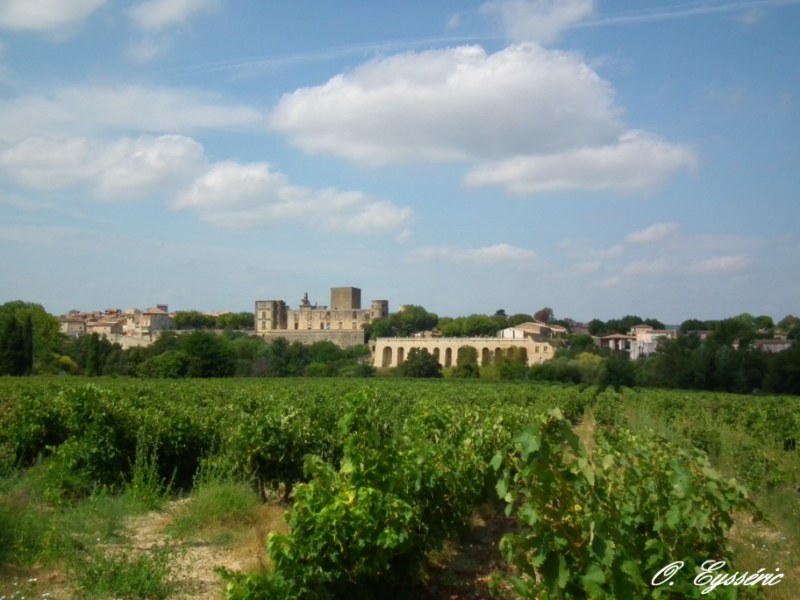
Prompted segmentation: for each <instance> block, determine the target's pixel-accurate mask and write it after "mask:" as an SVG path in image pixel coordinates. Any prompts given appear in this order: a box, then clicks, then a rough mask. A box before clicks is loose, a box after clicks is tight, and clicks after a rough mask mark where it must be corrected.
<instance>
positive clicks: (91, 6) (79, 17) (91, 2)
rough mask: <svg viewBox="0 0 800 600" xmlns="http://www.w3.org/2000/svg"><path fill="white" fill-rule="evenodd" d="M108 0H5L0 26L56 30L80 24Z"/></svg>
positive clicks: (39, 30) (45, 30) (0, 5)
mask: <svg viewBox="0 0 800 600" xmlns="http://www.w3.org/2000/svg"><path fill="white" fill-rule="evenodd" d="M105 1H106V0H69V1H67V0H3V2H0V27H4V28H7V29H15V30H21V31H38V32H55V31H59V30H64V29H68V28H70V27H74V26H75V25H78V24H80V23H81V22H82V21H84V20H85V19H86V18H88V17H89V15H91V14H92V13H93V12H94V11H96V10H97V9H98V8H100V7H101V6H102V5H103V4H105Z"/></svg>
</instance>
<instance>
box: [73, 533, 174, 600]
mask: <svg viewBox="0 0 800 600" xmlns="http://www.w3.org/2000/svg"><path fill="white" fill-rule="evenodd" d="M172 554H173V550H171V549H169V548H167V547H163V546H160V547H154V548H152V549H151V550H150V551H149V552H147V553H142V552H134V551H130V552H128V551H125V552H109V551H108V550H107V549H104V548H95V549H92V550H90V551H89V552H87V553H85V554H84V555H83V556H81V557H79V558H74V559H73V560H72V561H71V562H70V565H69V571H70V576H71V579H72V581H73V582H74V585H75V587H76V591H77V592H78V593H79V594H80V597H81V598H111V597H113V598H124V599H128V598H131V599H134V598H148V599H153V600H160V599H162V598H168V597H169V596H170V595H171V593H172V588H173V585H172V584H171V583H170V582H169V575H170V571H171V567H170V561H171V559H172Z"/></svg>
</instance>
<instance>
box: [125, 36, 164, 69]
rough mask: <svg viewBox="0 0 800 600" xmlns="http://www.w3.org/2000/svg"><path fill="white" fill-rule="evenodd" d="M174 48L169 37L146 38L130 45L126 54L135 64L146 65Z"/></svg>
mask: <svg viewBox="0 0 800 600" xmlns="http://www.w3.org/2000/svg"><path fill="white" fill-rule="evenodd" d="M171 46H172V40H171V38H170V37H168V36H164V35H160V36H145V37H144V38H142V39H140V40H135V41H133V42H131V43H129V44H128V48H127V49H126V51H125V54H126V55H127V56H128V58H130V59H131V60H132V61H133V62H136V63H146V62H149V61H151V60H153V59H155V58H156V57H158V56H160V55H162V54H164V53H165V52H166V51H167V50H168V49H169V48H170V47H171Z"/></svg>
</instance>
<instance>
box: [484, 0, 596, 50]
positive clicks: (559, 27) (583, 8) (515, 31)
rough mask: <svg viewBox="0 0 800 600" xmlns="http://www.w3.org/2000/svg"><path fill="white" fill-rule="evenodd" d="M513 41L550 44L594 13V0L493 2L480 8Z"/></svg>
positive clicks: (507, 0)
mask: <svg viewBox="0 0 800 600" xmlns="http://www.w3.org/2000/svg"><path fill="white" fill-rule="evenodd" d="M481 10H482V11H483V12H484V13H486V14H489V15H492V16H495V17H497V18H498V19H499V20H500V22H501V23H502V25H503V28H504V30H505V32H506V35H507V36H508V37H509V39H511V40H512V41H515V42H537V43H539V44H550V43H552V42H554V41H556V40H557V39H558V37H559V35H560V34H561V32H563V31H564V30H565V29H567V28H568V27H569V26H571V25H573V24H575V23H577V22H579V21H581V20H583V19H585V18H586V17H588V16H589V15H591V14H592V12H594V0H492V1H491V2H487V3H486V4H484V5H483V6H482V7H481Z"/></svg>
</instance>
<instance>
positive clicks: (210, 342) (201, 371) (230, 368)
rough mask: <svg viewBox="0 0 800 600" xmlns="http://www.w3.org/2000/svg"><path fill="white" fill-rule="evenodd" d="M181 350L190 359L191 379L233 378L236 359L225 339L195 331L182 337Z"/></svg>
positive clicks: (188, 372)
mask: <svg viewBox="0 0 800 600" xmlns="http://www.w3.org/2000/svg"><path fill="white" fill-rule="evenodd" d="M180 340H181V350H183V352H184V353H185V354H186V355H187V356H188V358H189V369H188V371H187V375H188V376H189V377H231V376H233V374H234V373H235V371H236V359H235V358H234V354H233V350H232V349H231V347H230V343H229V342H228V340H226V339H225V338H224V337H222V336H219V335H216V334H214V333H211V332H207V331H193V332H192V333H189V334H186V335H183V336H181V338H180Z"/></svg>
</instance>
